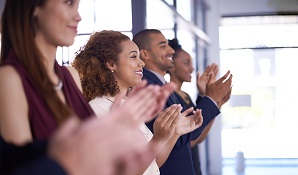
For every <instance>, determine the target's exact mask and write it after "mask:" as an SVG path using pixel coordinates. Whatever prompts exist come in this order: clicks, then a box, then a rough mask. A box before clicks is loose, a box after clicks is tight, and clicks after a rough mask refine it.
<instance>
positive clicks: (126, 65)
mask: <svg viewBox="0 0 298 175" xmlns="http://www.w3.org/2000/svg"><path fill="white" fill-rule="evenodd" d="M121 47H122V51H121V52H120V53H119V55H118V60H117V63H114V64H110V65H109V66H108V67H109V69H111V70H113V75H114V77H115V79H116V81H117V84H118V86H119V87H120V88H130V87H134V86H136V85H138V84H139V83H141V81H142V77H143V67H144V65H145V63H144V62H143V61H142V60H141V59H140V51H139V48H138V46H137V45H136V44H135V43H134V42H133V41H131V40H125V41H123V42H122V43H121Z"/></svg>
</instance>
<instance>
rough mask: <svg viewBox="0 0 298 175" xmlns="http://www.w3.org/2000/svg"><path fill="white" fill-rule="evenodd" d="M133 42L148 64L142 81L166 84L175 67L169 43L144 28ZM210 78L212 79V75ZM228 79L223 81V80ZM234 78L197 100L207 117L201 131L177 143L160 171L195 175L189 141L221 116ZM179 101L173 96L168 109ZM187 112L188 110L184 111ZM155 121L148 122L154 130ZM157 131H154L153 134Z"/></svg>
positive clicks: (164, 174)
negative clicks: (167, 77) (221, 105)
mask: <svg viewBox="0 0 298 175" xmlns="http://www.w3.org/2000/svg"><path fill="white" fill-rule="evenodd" d="M133 41H134V42H135V43H136V44H137V45H138V47H139V49H140V57H141V59H142V60H143V61H144V62H145V68H144V69H143V79H146V80H147V81H148V84H158V85H160V86H162V85H163V84H165V83H166V81H165V79H164V75H165V74H166V72H167V70H169V69H170V68H172V67H173V62H172V56H173V54H174V50H173V49H172V48H171V47H170V46H169V45H168V40H167V39H166V38H165V37H164V35H163V34H162V33H161V32H160V31H159V30H156V29H145V30H142V31H140V32H139V33H137V34H136V35H135V36H134V37H133ZM210 79H213V77H212V75H211V77H210ZM225 79H227V80H226V81H224V82H223V80H225ZM231 82H232V75H230V73H229V72H227V73H226V75H224V76H223V77H222V78H220V79H219V80H218V81H216V82H214V83H213V84H211V85H208V87H207V88H206V92H205V95H206V96H204V97H202V98H200V100H198V101H197V108H199V109H202V114H203V117H204V120H203V124H202V126H201V127H199V128H198V129H196V130H194V131H193V132H190V133H188V134H185V135H182V136H181V137H179V139H178V140H177V142H176V144H175V146H174V148H173V150H172V151H171V153H170V156H169V157H168V159H167V160H166V162H165V163H164V164H163V165H162V167H161V168H160V171H161V174H162V175H181V174H183V175H194V174H195V172H194V167H193V162H192V155H191V147H190V141H192V140H195V139H196V138H197V137H198V136H199V135H200V134H201V133H202V131H203V130H204V129H205V128H206V126H207V125H208V124H209V122H210V121H212V120H213V119H214V118H215V117H216V116H217V115H218V114H219V113H220V111H219V109H218V106H217V104H218V103H219V102H220V101H221V100H222V99H223V98H224V97H225V96H226V95H227V94H228V93H229V92H230V90H231ZM178 103H179V101H178V99H177V98H176V96H175V95H174V94H171V95H170V97H169V99H168V101H167V102H166V106H165V108H167V107H169V106H170V105H172V104H178ZM184 110H185V109H184ZM153 123H154V120H152V121H150V122H148V123H146V124H147V126H148V127H149V128H150V129H151V131H153ZM153 132H154V131H153Z"/></svg>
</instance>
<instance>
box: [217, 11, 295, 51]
mask: <svg viewBox="0 0 298 175" xmlns="http://www.w3.org/2000/svg"><path fill="white" fill-rule="evenodd" d="M232 20H233V18H227V19H223V20H222V24H223V25H222V26H221V27H220V29H219V33H220V37H221V39H220V48H221V49H230V48H267V47H297V46H298V40H297V38H298V24H297V23H298V16H261V17H239V18H234V20H235V23H234V24H232V22H231V21H232Z"/></svg>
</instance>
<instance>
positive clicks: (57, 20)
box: [34, 0, 82, 47]
mask: <svg viewBox="0 0 298 175" xmlns="http://www.w3.org/2000/svg"><path fill="white" fill-rule="evenodd" d="M79 3H80V0H46V1H45V3H44V4H43V5H42V6H38V7H36V8H35V11H34V18H35V20H36V22H35V33H36V38H35V39H36V40H38V41H41V42H45V43H48V44H49V45H53V46H54V47H57V46H70V45H72V44H73V42H74V38H75V36H76V35H77V27H78V24H79V22H80V21H81V20H82V18H81V16H80V14H79V12H78V7H79Z"/></svg>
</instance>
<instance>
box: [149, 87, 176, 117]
mask: <svg viewBox="0 0 298 175" xmlns="http://www.w3.org/2000/svg"><path fill="white" fill-rule="evenodd" d="M175 89H176V84H175V83H172V82H170V83H167V84H165V85H163V86H161V87H160V95H159V96H158V98H157V106H156V109H155V111H154V112H153V113H152V115H153V116H155V115H157V114H158V113H160V111H162V110H163V109H164V106H165V104H166V101H167V99H168V98H169V96H170V95H171V93H173V91H174V90H175Z"/></svg>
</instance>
